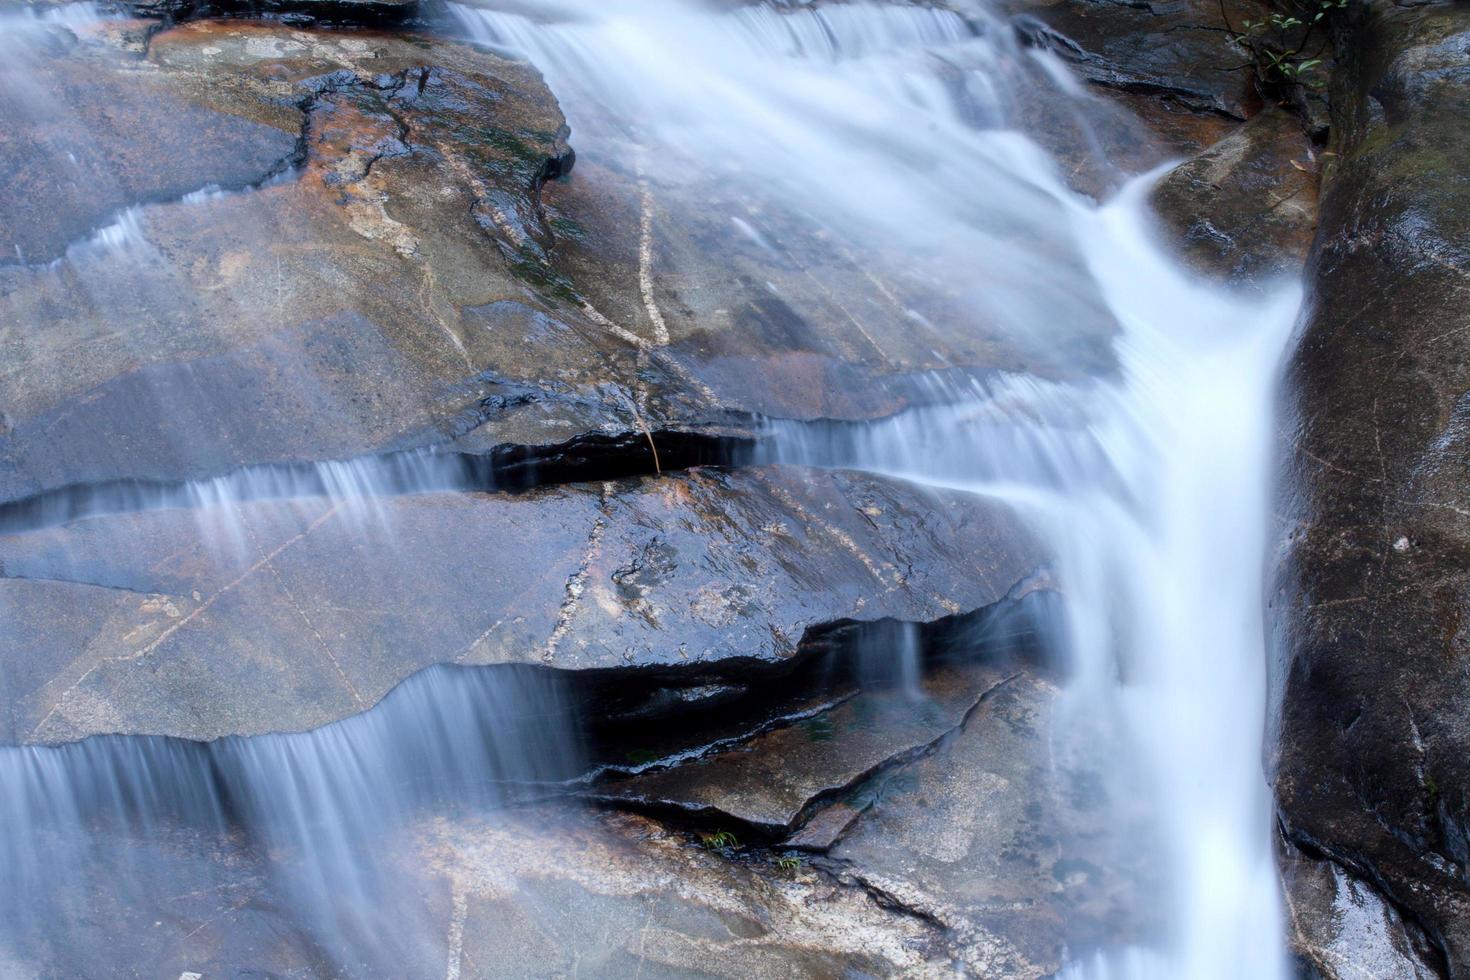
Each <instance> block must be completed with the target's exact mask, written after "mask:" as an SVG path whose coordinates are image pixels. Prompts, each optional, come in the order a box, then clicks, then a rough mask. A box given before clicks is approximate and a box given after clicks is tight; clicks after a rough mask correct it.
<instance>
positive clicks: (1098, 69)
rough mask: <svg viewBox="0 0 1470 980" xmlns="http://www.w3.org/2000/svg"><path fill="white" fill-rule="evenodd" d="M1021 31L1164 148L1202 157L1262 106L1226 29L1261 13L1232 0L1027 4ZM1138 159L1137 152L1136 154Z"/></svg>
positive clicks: (1047, 0) (1033, 0)
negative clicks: (1117, 103) (1120, 106)
mask: <svg viewBox="0 0 1470 980" xmlns="http://www.w3.org/2000/svg"><path fill="white" fill-rule="evenodd" d="M1007 7H1008V9H1010V10H1011V11H1013V12H1014V14H1015V15H1016V17H1017V21H1016V30H1017V32H1018V33H1019V35H1020V36H1021V38H1022V40H1023V41H1024V42H1025V43H1027V44H1030V45H1033V46H1035V47H1038V48H1042V49H1044V50H1047V51H1050V52H1052V53H1053V54H1055V55H1056V56H1057V57H1058V58H1060V59H1061V60H1062V61H1063V62H1065V63H1066V64H1067V65H1068V66H1069V67H1070V68H1071V70H1072V71H1074V72H1076V73H1077V74H1078V75H1079V76H1081V77H1082V78H1083V79H1084V80H1086V81H1087V82H1089V83H1091V84H1093V85H1095V86H1098V87H1099V88H1100V89H1103V90H1106V91H1108V92H1109V93H1110V94H1112V95H1113V96H1114V97H1116V98H1119V99H1121V100H1122V101H1123V102H1124V104H1126V105H1127V106H1128V107H1129V108H1130V109H1132V110H1133V111H1135V112H1138V113H1139V114H1140V116H1141V118H1142V119H1143V120H1144V122H1145V123H1147V124H1148V126H1149V128H1150V129H1152V130H1153V132H1154V133H1155V134H1156V136H1157V137H1159V138H1161V139H1162V141H1163V142H1164V144H1165V145H1166V146H1168V147H1169V148H1170V149H1173V150H1174V151H1176V152H1179V151H1183V152H1188V153H1193V152H1198V151H1199V150H1201V149H1203V148H1204V147H1206V146H1208V145H1210V144H1211V143H1214V142H1215V141H1216V140H1218V139H1220V138H1221V137H1223V136H1224V135H1225V134H1226V133H1227V132H1228V131H1229V130H1230V129H1231V128H1233V125H1234V123H1236V122H1239V121H1240V120H1244V119H1246V118H1248V117H1249V116H1251V115H1253V114H1254V112H1255V110H1256V107H1257V105H1258V104H1259V100H1258V99H1257V97H1256V96H1255V94H1254V91H1253V89H1252V86H1251V78H1250V73H1249V72H1248V71H1247V70H1245V67H1244V64H1245V63H1246V62H1248V61H1249V58H1248V57H1247V56H1246V55H1245V53H1244V52H1243V51H1241V50H1240V49H1239V48H1238V47H1236V46H1235V45H1234V44H1233V43H1232V42H1231V40H1230V35H1229V28H1227V20H1226V18H1229V21H1228V23H1229V25H1230V26H1231V27H1233V28H1235V29H1239V28H1240V24H1241V22H1242V21H1244V20H1246V19H1250V18H1253V17H1254V18H1256V19H1259V18H1260V17H1261V16H1262V15H1263V13H1264V8H1263V7H1262V6H1261V5H1259V4H1256V3H1252V2H1249V0H1246V2H1239V0H1231V2H1229V3H1226V4H1223V5H1221V4H1219V3H1214V2H1209V0H1164V2H1157V3H1148V2H1145V3H1117V2H1113V0H1021V2H1013V3H1010V4H1007ZM1135 152H1136V150H1135Z"/></svg>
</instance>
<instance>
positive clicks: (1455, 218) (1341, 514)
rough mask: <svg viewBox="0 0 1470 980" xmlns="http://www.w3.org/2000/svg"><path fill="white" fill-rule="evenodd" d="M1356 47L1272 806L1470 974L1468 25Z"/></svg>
mask: <svg viewBox="0 0 1470 980" xmlns="http://www.w3.org/2000/svg"><path fill="white" fill-rule="evenodd" d="M1344 31H1345V33H1344V34H1343V37H1342V44H1341V46H1340V49H1339V58H1340V59H1341V60H1340V62H1339V70H1338V72H1337V75H1336V78H1335V82H1334V91H1333V100H1332V101H1333V107H1334V117H1333V127H1332V128H1333V133H1334V138H1333V145H1332V150H1333V151H1334V152H1335V153H1336V154H1337V156H1336V157H1335V158H1330V159H1331V163H1330V166H1329V167H1328V168H1327V171H1326V174H1325V175H1324V184H1323V195H1322V204H1321V207H1322V224H1321V229H1320V231H1319V233H1318V237H1317V240H1316V244H1315V246H1314V249H1313V254H1312V257H1311V260H1310V266H1309V286H1310V295H1309V299H1308V307H1307V309H1308V315H1307V318H1306V321H1305V327H1304V333H1303V337H1302V341H1301V345H1300V348H1299V350H1298V352H1297V354H1296V357H1295V359H1294V361H1293V363H1292V365H1291V371H1290V376H1289V388H1288V390H1289V391H1290V392H1292V401H1293V404H1292V408H1293V415H1292V417H1291V419H1290V422H1291V426H1290V428H1289V429H1288V431H1287V432H1286V434H1285V435H1286V439H1287V444H1286V446H1285V449H1284V452H1285V456H1286V460H1287V462H1288V465H1289V468H1290V472H1289V474H1288V479H1289V481H1290V482H1289V484H1288V486H1289V487H1290V488H1291V490H1292V491H1293V492H1292V494H1291V496H1290V497H1289V499H1288V500H1287V501H1286V506H1285V508H1284V509H1285V512H1286V513H1287V514H1288V515H1289V521H1290V523H1288V524H1287V526H1286V527H1285V529H1284V535H1285V539H1284V555H1283V564H1282V566H1281V568H1282V571H1281V575H1280V580H1279V583H1278V590H1277V592H1276V596H1275V599H1274V601H1273V607H1274V609H1275V610H1276V612H1275V616H1276V623H1277V627H1278V636H1279V645H1278V648H1277V650H1278V656H1279V663H1278V665H1277V672H1276V673H1277V676H1276V691H1277V694H1278V696H1279V700H1280V708H1279V718H1278V719H1277V724H1276V730H1275V734H1276V736H1277V746H1278V747H1277V753H1276V757H1275V759H1274V760H1273V761H1274V773H1275V785H1276V793H1277V798H1278V801H1279V806H1280V813H1281V820H1282V823H1283V825H1284V828H1285V833H1286V836H1287V839H1288V840H1289V841H1291V842H1292V843H1294V844H1297V845H1299V846H1301V847H1302V848H1306V849H1310V850H1311V852H1312V853H1314V854H1316V855H1319V856H1320V857H1322V858H1326V859H1330V860H1331V861H1333V862H1334V863H1335V864H1337V865H1338V866H1339V867H1341V868H1343V869H1344V870H1345V871H1346V872H1347V873H1349V874H1350V875H1351V876H1353V877H1355V878H1358V879H1360V880H1363V881H1368V882H1371V883H1372V885H1373V887H1374V889H1375V890H1376V891H1377V893H1378V894H1379V895H1380V896H1381V898H1382V900H1383V901H1384V902H1386V903H1388V904H1389V905H1391V906H1392V907H1393V908H1394V909H1395V910H1396V911H1397V912H1398V914H1400V915H1401V916H1402V917H1403V918H1404V919H1405V920H1406V921H1408V922H1409V923H1411V924H1413V925H1414V926H1415V927H1417V928H1419V929H1421V930H1422V931H1423V933H1424V934H1425V935H1426V936H1427V937H1428V938H1429V940H1430V942H1431V943H1432V944H1433V945H1434V946H1435V947H1436V948H1437V950H1438V951H1439V954H1440V955H1441V956H1442V958H1443V961H1444V963H1445V965H1446V968H1447V970H1448V972H1449V974H1450V975H1451V976H1453V977H1465V976H1470V884H1467V881H1470V878H1467V873H1466V868H1467V866H1470V845H1467V841H1470V818H1467V814H1470V669H1467V664H1470V646H1467V643H1470V639H1467V633H1466V628H1465V625H1464V620H1463V615H1462V613H1463V609H1464V607H1465V603H1466V597H1467V595H1470V573H1467V568H1470V561H1467V559H1470V523H1467V520H1466V516H1465V515H1466V514H1470V480H1467V473H1466V469H1465V460H1466V454H1467V452H1470V445H1467V433H1470V428H1467V402H1466V397H1465V393H1466V392H1467V391H1470V348H1467V346H1466V342H1465V338H1466V336H1470V318H1467V310H1470V307H1467V305H1466V303H1465V283H1466V282H1467V280H1470V252H1467V250H1466V242H1467V241H1470V194H1467V187H1470V185H1467V183H1466V181H1465V173H1466V170H1467V167H1470V67H1467V65H1470V59H1467V51H1470V9H1467V8H1466V7H1465V6H1464V5H1463V4H1450V3H1429V4H1420V5H1415V6H1412V7H1408V6H1399V5H1395V4H1390V3H1373V4H1363V5H1361V6H1357V7H1354V8H1353V15H1352V17H1351V18H1350V21H1349V22H1348V23H1347V24H1345V25H1344ZM1299 901H1300V902H1310V901H1312V899H1311V897H1310V896H1307V897H1304V898H1301V899H1299Z"/></svg>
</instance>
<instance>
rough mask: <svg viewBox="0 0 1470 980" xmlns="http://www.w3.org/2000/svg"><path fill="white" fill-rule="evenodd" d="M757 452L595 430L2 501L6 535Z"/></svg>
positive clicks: (724, 443) (589, 477)
mask: <svg viewBox="0 0 1470 980" xmlns="http://www.w3.org/2000/svg"><path fill="white" fill-rule="evenodd" d="M753 449H754V441H753V440H752V439H750V438H748V437H742V436H727V435H706V434H702V433H698V432H691V431H684V430H668V429H665V430H658V431H655V432H653V433H651V434H649V435H648V436H645V435H644V433H642V432H637V433H619V434H612V435H602V434H595V435H586V436H579V437H577V438H575V439H571V440H569V441H567V442H563V443H557V444H553V445H544V446H524V445H503V446H497V447H495V448H493V449H490V450H488V451H487V452H484V453H470V452H458V451H441V450H435V449H417V450H403V451H399V452H390V453H384V454H382V455H377V456H364V457H359V458H357V459H352V460H343V461H332V462H313V463H266V464H259V465H255V466H245V467H242V468H240V469H238V470H234V471H232V472H230V473H226V474H223V475H221V476H217V477H213V478H210V479H199V480H156V479H146V478H127V479H117V480H103V481H99V482H96V483H80V484H69V485H66V486H61V487H56V488H54V489H50V490H45V491H42V492H40V493H36V494H32V495H30V496H28V497H22V498H19V499H15V500H11V501H7V502H4V503H0V534H17V533H23V532H26V531H34V530H40V529H42V528H47V527H54V526H57V525H60V524H66V523H69V522H71V521H76V520H81V519H84V518H88V517H100V516H105V515H112V514H127V513H137V512H141V511H151V510H171V509H179V508H193V507H199V506H203V505H207V504H210V503H217V502H221V501H228V502H231V503H239V502H249V501H256V500H279V499H292V498H302V497H334V496H335V497H342V496H351V495H354V494H361V495H363V496H369V495H371V496H401V495H406V494H413V493H432V492H461V493H464V492H477V491H478V492H496V493H523V492H526V491H529V490H534V489H537V488H539V487H549V486H560V485H564V484H570V483H589V482H599V481H606V480H620V479H627V478H630V477H638V476H647V475H652V474H654V473H655V472H659V471H662V472H664V473H669V472H676V471H680V470H687V469H690V468H693V467H696V466H709V465H741V464H743V463H745V462H748V461H749V460H750V458H751V456H752V453H753ZM655 451H656V453H657V460H658V465H657V466H656V465H655Z"/></svg>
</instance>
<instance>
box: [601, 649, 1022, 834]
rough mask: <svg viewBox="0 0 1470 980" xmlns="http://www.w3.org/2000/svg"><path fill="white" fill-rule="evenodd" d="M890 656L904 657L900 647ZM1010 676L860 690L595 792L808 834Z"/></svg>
mask: <svg viewBox="0 0 1470 980" xmlns="http://www.w3.org/2000/svg"><path fill="white" fill-rule="evenodd" d="M883 653H884V654H885V656H888V657H893V656H899V655H901V651H900V650H897V649H893V648H889V649H885V650H884V651H883ZM916 669H917V665H916ZM1003 677H1004V675H1003V674H1002V673H1001V672H1000V671H999V670H998V669H979V668H972V669H968V670H967V669H964V668H961V667H955V666H952V667H949V668H947V669H941V670H940V671H938V672H936V673H933V674H931V675H930V676H929V677H926V678H925V679H924V681H923V682H922V683H916V684H915V685H914V687H913V689H912V690H906V689H904V688H901V687H900V688H889V689H887V690H881V689H880V690H863V691H858V692H855V693H852V694H851V695H849V696H848V697H846V698H845V699H843V700H842V701H841V703H839V704H836V705H834V706H832V707H830V708H827V709H825V710H822V711H819V712H817V713H815V714H811V715H810V716H808V717H804V718H802V719H801V720H800V722H798V723H796V724H789V725H784V726H781V727H779V728H776V729H774V730H773V731H770V732H767V733H765V734H762V735H759V736H757V737H756V738H754V739H751V740H749V741H747V742H742V743H740V744H738V745H736V746H734V747H732V748H731V749H730V750H729V751H725V752H717V753H713V754H708V755H705V756H703V757H701V758H699V759H698V760H697V761H695V762H690V763H686V764H683V765H679V766H675V767H673V768H669V769H662V770H659V771H656V772H651V773H646V774H641V775H637V776H634V777H632V778H630V779H622V780H615V781H613V782H610V783H608V784H606V785H604V786H601V787H599V788H598V789H597V790H596V793H595V795H596V798H597V799H599V800H605V801H608V802H611V803H614V804H617V805H620V806H624V807H635V806H636V807H643V808H648V809H652V810H655V811H658V810H663V811H669V810H673V811H682V812H684V813H686V814H691V815H694V816H704V817H706V818H708V819H712V820H713V821H715V822H720V821H723V820H730V821H734V822H736V823H737V824H739V825H741V826H742V828H749V829H750V830H752V831H754V832H756V833H760V834H765V835H768V836H770V835H774V836H777V837H781V836H785V835H787V834H788V833H790V832H793V831H798V830H799V824H801V823H803V822H804V820H803V818H804V817H805V816H806V815H807V814H808V813H809V811H810V810H811V809H812V807H813V806H814V805H816V804H818V802H819V801H820V800H822V799H827V798H833V797H839V796H843V795H846V794H847V793H848V792H849V791H851V790H853V789H855V788H856V786H857V784H858V783H859V782H860V781H862V780H864V779H867V778H870V777H871V776H872V775H873V773H874V771H875V770H877V769H879V768H880V767H891V766H894V765H897V764H899V762H901V761H902V760H905V759H907V758H910V757H913V756H916V755H918V754H920V753H921V752H923V751H924V750H925V749H927V748H929V747H931V746H932V745H933V744H934V743H935V742H937V741H938V740H939V739H940V738H941V737H943V736H944V735H945V734H947V733H949V732H951V731H953V730H955V729H956V728H958V727H959V726H960V724H961V723H962V722H963V721H964V719H965V717H966V716H967V715H968V714H969V713H970V712H971V711H972V710H973V709H974V708H975V706H976V705H977V704H978V703H979V701H980V699H981V698H982V697H983V696H984V695H985V693H986V692H988V691H990V690H992V689H994V687H995V686H996V685H997V684H999V683H1001V680H1002V678H1003ZM826 822H830V820H829V821H826Z"/></svg>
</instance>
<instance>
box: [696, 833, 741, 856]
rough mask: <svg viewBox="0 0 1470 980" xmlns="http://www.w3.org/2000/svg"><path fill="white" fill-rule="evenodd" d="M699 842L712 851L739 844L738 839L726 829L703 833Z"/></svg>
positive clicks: (727, 848)
mask: <svg viewBox="0 0 1470 980" xmlns="http://www.w3.org/2000/svg"><path fill="white" fill-rule="evenodd" d="M700 842H701V843H703V844H704V846H705V847H707V848H709V849H710V850H712V851H728V850H731V849H733V848H736V847H739V846H740V841H739V840H738V839H737V838H736V837H735V835H734V834H732V833H730V832H729V831H728V830H719V831H716V832H715V833H713V834H705V835H704V836H702V837H701V838H700Z"/></svg>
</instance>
